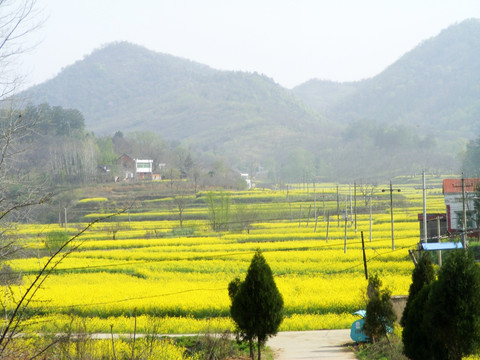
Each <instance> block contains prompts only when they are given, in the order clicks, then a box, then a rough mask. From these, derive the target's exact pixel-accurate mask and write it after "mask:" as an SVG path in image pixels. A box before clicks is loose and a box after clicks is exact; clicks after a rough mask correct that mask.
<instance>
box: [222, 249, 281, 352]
mask: <svg viewBox="0 0 480 360" xmlns="http://www.w3.org/2000/svg"><path fill="white" fill-rule="evenodd" d="M233 283H234V282H232V283H231V285H232V286H229V290H233V288H234V287H235V286H237V285H234V284H233ZM230 293H231V294H233V293H235V294H234V296H233V300H232V306H231V308H230V312H231V315H232V318H233V320H234V321H235V323H236V324H237V326H238V328H239V329H240V330H241V331H242V332H243V334H244V335H245V338H247V339H248V340H249V341H250V356H251V357H252V359H253V346H252V343H253V339H255V338H256V339H257V344H258V360H261V348H262V345H264V344H265V342H266V340H267V339H268V337H270V336H272V335H275V334H276V333H277V331H278V328H279V326H280V324H281V322H282V320H283V298H282V295H281V294H280V292H279V291H278V288H277V286H276V284H275V281H274V279H273V274H272V270H271V269H270V266H268V264H267V262H266V261H265V258H264V257H263V255H262V253H261V251H260V250H257V252H256V253H255V255H254V256H253V259H252V262H251V263H250V267H249V268H248V271H247V276H246V278H245V281H243V282H241V283H240V285H239V286H238V289H236V290H233V291H230Z"/></svg>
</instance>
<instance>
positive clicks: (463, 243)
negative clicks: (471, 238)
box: [462, 173, 467, 249]
mask: <svg viewBox="0 0 480 360" xmlns="http://www.w3.org/2000/svg"><path fill="white" fill-rule="evenodd" d="M462 203H463V221H462V246H463V248H464V249H466V248H467V247H466V245H467V241H466V239H467V236H466V233H465V231H466V229H467V210H466V206H465V176H463V173H462Z"/></svg>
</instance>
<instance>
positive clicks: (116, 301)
mask: <svg viewBox="0 0 480 360" xmlns="http://www.w3.org/2000/svg"><path fill="white" fill-rule="evenodd" d="M312 189H313V186H312V185H310V186H309V189H308V193H307V190H306V189H291V190H289V191H288V195H287V193H286V191H283V190H282V191H272V190H257V191H245V192H235V193H232V194H231V197H232V203H234V204H235V201H234V200H236V201H237V202H242V201H243V202H245V203H248V206H249V209H260V210H261V211H259V212H257V213H256V214H257V215H258V214H259V213H261V214H263V217H260V216H258V219H255V221H252V223H251V225H250V227H249V231H246V230H237V231H235V232H233V231H231V232H230V231H225V232H218V233H215V232H213V231H211V230H210V229H209V227H208V220H207V219H194V218H192V219H189V220H185V221H184V223H183V226H184V227H185V228H189V229H193V230H192V234H191V235H189V236H176V235H174V233H172V230H173V229H175V228H177V227H178V226H179V225H178V221H176V220H171V219H169V220H155V217H156V216H159V217H162V216H165V214H166V213H168V214H167V215H168V216H169V217H170V218H175V217H174V216H175V209H165V208H159V210H158V211H154V212H152V211H150V212H149V213H148V214H147V215H148V216H147V217H146V218H145V217H144V216H143V218H144V219H146V220H144V221H136V220H135V218H136V217H140V216H141V215H145V214H142V213H141V212H138V213H137V214H129V216H130V221H128V220H127V215H126V214H123V215H122V217H120V218H118V219H116V221H115V219H114V221H110V222H106V223H101V222H100V223H97V224H95V225H94V226H93V227H92V228H91V229H90V230H89V231H87V232H85V233H84V234H82V235H81V236H80V237H79V238H78V239H76V240H75V241H73V242H72V244H71V245H72V246H77V245H79V247H78V249H77V250H76V251H74V252H72V253H71V254H70V255H69V256H68V257H66V258H65V259H63V260H62V262H61V263H59V264H58V265H57V266H56V267H55V269H53V271H52V272H51V273H50V275H49V276H48V278H47V279H46V280H45V282H44V283H43V284H42V286H41V288H40V289H39V290H38V292H37V293H36V296H35V298H34V301H32V302H31V303H30V305H29V307H28V309H27V313H26V314H27V315H28V317H29V318H30V319H29V323H30V324H31V326H32V327H33V328H34V329H37V330H41V331H53V332H59V331H63V330H65V327H66V326H67V325H68V324H69V323H71V321H72V319H83V321H84V322H85V324H86V327H87V328H88V329H89V331H91V332H105V333H107V332H110V330H111V329H113V331H114V332H117V333H131V332H133V327H134V321H133V319H134V317H136V319H137V321H136V323H137V332H146V331H148V324H149V323H151V321H153V320H156V321H157V323H158V327H157V328H158V330H159V331H160V332H162V333H199V332H206V331H212V330H213V331H221V330H233V329H234V326H233V323H232V321H231V320H230V318H229V306H230V299H229V297H228V291H227V286H228V283H229V282H230V281H231V280H233V279H234V278H235V277H240V278H243V277H244V276H245V273H246V271H247V268H248V266H249V263H250V260H251V258H252V256H253V254H254V252H255V251H256V250H257V249H260V250H262V252H263V253H264V256H265V258H266V260H267V262H268V264H269V265H270V267H271V268H272V271H273V273H274V276H275V281H276V283H277V285H278V287H279V290H280V292H281V293H282V295H283V298H284V303H285V320H284V321H283V323H282V325H281V329H280V330H313V329H335V328H348V327H349V326H350V325H351V323H352V322H353V321H354V320H356V317H355V316H354V315H352V313H353V312H355V311H356V310H358V309H363V308H365V289H366V284H367V280H366V279H365V270H364V263H363V253H362V241H361V240H362V238H361V234H362V232H363V235H364V241H365V254H366V258H367V268H368V273H369V274H378V275H379V277H380V278H381V280H382V282H383V285H384V286H385V287H388V288H389V289H390V290H391V291H392V294H393V295H406V294H407V293H408V288H409V285H410V281H411V271H412V269H413V262H412V260H411V258H410V256H409V254H408V250H409V249H415V248H416V244H417V243H418V241H419V223H418V219H417V215H418V213H419V212H421V208H422V197H421V196H422V194H421V191H420V190H418V189H415V188H414V187H413V186H409V187H407V186H406V187H405V190H403V189H402V198H401V199H402V200H401V201H402V203H401V205H399V206H398V208H395V209H394V212H395V223H394V229H395V249H394V250H392V242H391V223H390V209H389V195H388V194H382V193H379V194H378V196H377V197H376V198H375V201H374V203H375V207H374V211H373V214H372V217H371V218H370V214H369V207H368V206H364V205H365V204H360V201H359V207H358V210H359V211H358V214H357V215H356V216H355V218H356V222H354V216H353V214H351V215H350V214H349V217H348V219H347V221H345V218H344V216H343V215H339V216H338V217H337V215H336V214H334V213H331V214H333V215H330V218H329V219H328V218H327V217H323V206H324V205H323V203H322V200H321V196H322V194H323V195H325V194H328V196H329V199H328V201H327V204H326V205H325V209H329V210H328V211H330V210H332V211H333V209H336V206H337V204H336V201H335V197H336V193H335V191H336V185H335V184H328V185H325V186H324V189H323V192H322V191H321V190H319V189H320V187H319V186H318V184H317V189H316V191H317V193H315V194H313V192H312V191H313V190H312ZM287 196H288V198H289V199H288V200H287ZM317 196H318V198H317ZM341 196H342V202H340V204H341V209H342V212H343V213H342V214H344V211H345V209H344V208H345V199H348V197H349V192H348V188H346V187H345V186H344V187H343V188H342V192H341ZM395 196H399V195H397V194H395ZM292 199H294V200H292ZM255 201H259V202H261V203H258V204H256V203H255ZM87 202H88V201H87ZM158 203H161V202H158ZM152 204H156V202H155V201H153V202H152ZM382 204H383V205H382ZM312 206H315V208H316V210H317V215H318V221H317V222H315V220H314V215H313V211H314V210H313V207H312ZM348 206H350V204H348ZM442 207H444V205H443V198H442V196H441V194H440V193H436V194H435V195H429V202H428V211H429V212H441V211H444V210H443V208H442ZM232 209H234V206H232ZM347 210H348V211H349V209H347ZM308 211H309V212H310V217H309V218H307V212H308ZM190 212H191V214H203V215H202V216H207V213H208V212H207V209H206V208H205V207H204V208H195V209H191V211H190ZM270 213H272V214H273V213H275V214H280V213H282V214H284V215H285V214H286V215H285V216H284V218H283V219H278V218H276V217H275V216H273V215H272V216H271V217H269V216H268V214H270ZM290 214H292V215H290ZM299 214H303V215H302V218H301V219H300V220H299V217H300V215H299ZM101 215H103V214H100V213H99V214H91V215H90V216H87V218H92V219H93V218H95V217H97V216H101ZM370 223H371V224H372V225H371V226H372V234H371V241H370ZM355 224H356V227H355ZM85 225H86V223H72V224H68V229H67V231H68V233H69V234H70V235H73V234H75V233H76V232H78V231H79V230H80V229H82V228H84V227H85ZM345 226H346V228H345ZM58 230H62V228H61V227H59V225H55V224H53V225H52V224H26V225H19V227H18V232H17V235H18V237H19V241H20V242H21V243H22V244H23V246H24V247H25V248H28V249H30V250H31V251H32V252H34V253H36V254H37V255H36V256H31V257H25V258H22V259H15V260H11V261H10V262H9V264H8V265H9V266H10V267H11V268H12V269H13V270H14V271H15V272H16V273H18V274H23V283H22V284H20V285H15V286H12V287H11V288H10V289H8V288H7V289H6V288H3V290H2V294H0V296H1V297H2V298H3V299H7V300H6V301H7V306H10V307H13V306H14V304H15V299H18V297H19V296H20V295H21V294H22V293H23V291H24V290H25V288H26V287H27V286H28V285H29V284H30V283H31V282H32V281H33V279H34V277H35V276H36V274H37V273H38V271H39V270H40V269H41V268H42V267H43V266H44V265H45V264H46V262H47V261H48V256H49V253H48V251H47V249H46V245H45V241H46V240H45V239H46V236H47V234H49V233H50V232H52V231H58ZM327 232H328V237H327ZM345 233H346V235H347V237H346V240H345ZM9 291H11V292H12V293H11V294H10V295H8V294H7V293H6V292H9Z"/></svg>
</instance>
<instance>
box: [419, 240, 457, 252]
mask: <svg viewBox="0 0 480 360" xmlns="http://www.w3.org/2000/svg"><path fill="white" fill-rule="evenodd" d="M453 249H463V246H462V243H461V242H441V243H422V250H426V251H433V250H453Z"/></svg>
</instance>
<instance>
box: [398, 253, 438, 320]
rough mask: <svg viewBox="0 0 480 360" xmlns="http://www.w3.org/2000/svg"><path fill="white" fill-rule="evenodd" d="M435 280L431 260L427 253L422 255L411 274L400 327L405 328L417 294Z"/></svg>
mask: <svg viewBox="0 0 480 360" xmlns="http://www.w3.org/2000/svg"><path fill="white" fill-rule="evenodd" d="M434 280H435V269H434V268H433V263H432V260H431V259H430V256H429V255H428V253H423V254H422V256H421V257H420V259H419V260H418V263H417V266H415V269H413V272H412V283H411V284H410V289H409V291H408V299H407V304H406V306H405V309H404V311H403V315H402V319H401V320H400V325H402V326H405V321H406V319H407V316H408V311H409V305H410V304H411V302H412V301H413V300H414V299H415V297H416V296H417V294H418V293H419V292H420V291H421V290H422V289H423V287H424V286H425V285H428V284H430V283H431V282H432V281H434Z"/></svg>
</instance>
